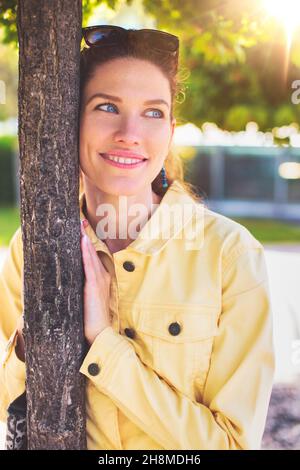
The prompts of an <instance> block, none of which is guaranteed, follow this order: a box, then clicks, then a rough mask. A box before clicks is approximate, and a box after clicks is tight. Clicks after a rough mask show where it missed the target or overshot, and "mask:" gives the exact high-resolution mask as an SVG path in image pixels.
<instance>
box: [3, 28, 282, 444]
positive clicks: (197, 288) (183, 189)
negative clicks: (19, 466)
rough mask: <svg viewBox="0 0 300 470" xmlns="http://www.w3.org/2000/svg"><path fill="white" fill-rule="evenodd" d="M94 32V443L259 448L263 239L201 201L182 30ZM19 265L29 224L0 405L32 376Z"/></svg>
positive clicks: (14, 292) (85, 189) (90, 95)
mask: <svg viewBox="0 0 300 470" xmlns="http://www.w3.org/2000/svg"><path fill="white" fill-rule="evenodd" d="M85 40H86V42H87V45H88V46H89V47H88V48H85V49H83V51H82V52H81V108H80V167H81V171H82V175H81V176H82V191H81V194H80V216H81V220H82V221H84V219H85V222H84V225H85V228H84V227H82V228H81V230H82V238H81V248H82V255H83V263H84V269H85V276H86V282H85V288H84V329H85V336H86V339H87V341H88V344H89V346H90V348H89V350H88V352H87V355H86V357H85V359H84V361H83V363H82V366H81V369H80V372H81V373H82V374H84V375H85V376H86V378H87V381H86V407H87V444H88V449H114V450H115V449H256V448H259V446H260V443H261V438H262V434H263V430H264V425H265V420H266V414H267V409H268V404H269V399H270V394H271V388H272V379H273V373H274V353H273V342H272V319H271V308H270V298H269V290H268V279H267V273H266V266H265V261H264V253H263V247H262V245H261V244H260V243H259V242H258V241H257V240H256V239H255V238H254V237H253V236H252V235H251V234H250V233H249V232H248V231H247V229H245V228H244V227H243V226H241V225H239V224H238V223H236V222H234V221H232V220H230V219H229V218H226V217H224V216H222V215H219V214H217V213H215V212H213V211H211V210H209V209H208V208H207V207H205V206H204V204H202V202H201V201H200V200H199V199H198V198H197V197H196V195H195V194H194V193H193V190H192V187H191V186H189V185H188V184H187V183H185V182H184V181H183V178H182V169H181V168H180V167H179V166H178V162H176V160H175V157H174V156H173V155H172V153H171V152H170V147H171V143H172V137H173V132H174V127H175V123H176V121H175V118H174V116H173V107H174V97H175V94H176V88H177V85H178V83H177V82H176V73H177V65H178V64H177V62H178V42H177V38H176V37H174V36H172V35H168V34H167V33H162V32H159V31H157V30H156V31H153V30H152V31H149V30H148V31H145V30H140V31H131V32H130V33H129V32H128V31H127V30H123V29H121V28H118V27H98V28H97V27H93V28H89V29H86V30H85ZM139 211H140V212H139ZM107 213H108V217H107V215H106V214H107ZM137 213H139V214H140V215H139V217H138V218H137ZM137 222H138V223H137ZM107 227H108V229H107ZM21 278H22V238H21V230H20V228H19V229H18V231H17V232H16V233H15V235H14V237H13V238H12V240H11V243H10V246H9V254H8V257H7V259H6V262H5V264H4V268H3V270H2V275H1V279H0V294H1V306H0V313H1V315H0V317H1V332H2V340H3V344H5V343H7V341H8V343H7V344H6V352H5V354H4V358H3V361H2V372H1V380H2V382H3V384H4V386H5V388H4V389H5V390H6V392H5V394H4V393H3V392H1V394H2V419H4V420H5V419H6V409H7V406H8V404H9V403H10V402H12V400H14V399H15V398H16V397H18V396H19V395H20V394H22V393H23V392H24V387H25V385H24V381H25V364H24V362H23V360H24V350H23V349H24V348H23V339H22V319H20V316H21V312H22V306H23V305H22V302H21V301H22V295H21V290H22V289H21V285H22V283H21ZM21 318H22V317H21ZM16 345H17V347H16Z"/></svg>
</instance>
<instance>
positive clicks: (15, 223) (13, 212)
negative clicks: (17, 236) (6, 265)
mask: <svg viewBox="0 0 300 470" xmlns="http://www.w3.org/2000/svg"><path fill="white" fill-rule="evenodd" d="M19 226H20V210H19V208H18V207H0V247H2V246H8V244H9V241H10V239H11V237H12V236H13V234H14V233H15V231H16V230H17V228H18V227H19Z"/></svg>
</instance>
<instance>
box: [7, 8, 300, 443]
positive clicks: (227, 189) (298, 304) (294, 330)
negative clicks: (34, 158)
mask: <svg viewBox="0 0 300 470" xmlns="http://www.w3.org/2000/svg"><path fill="white" fill-rule="evenodd" d="M94 24H115V25H119V26H123V27H125V28H129V27H130V28H137V29H139V28H158V29H164V30H166V31H169V32H171V33H173V34H176V35H178V36H179V38H180V43H181V46H180V47H181V49H180V68H179V81H180V90H179V92H178V96H177V98H176V104H175V116H176V117H177V128H176V130H175V135H174V144H173V151H174V152H177V153H178V154H179V155H180V157H181V158H182V161H183V164H184V170H185V175H186V179H187V181H189V182H191V183H193V184H194V185H195V186H196V188H197V190H198V191H199V194H200V195H201V196H202V197H203V201H204V202H205V204H206V205H207V206H208V207H209V208H211V209H212V210H215V211H217V212H220V213H222V214H224V215H226V216H228V217H230V218H232V219H234V220H236V221H238V222H240V223H242V224H243V225H245V226H246V227H247V228H248V229H249V230H250V232H251V233H252V234H253V235H254V236H255V237H256V238H257V239H258V240H260V241H261V242H262V243H263V245H264V247H265V256H266V262H267V267H268V273H269V279H270V291H271V300H272V304H273V314H274V342H275V352H276V375H275V383H274V388H273V393H272V397H271V402H270V407H269V413H268V419H267V424H266V429H265V434H264V438H263V446H262V448H263V449H300V411H299V410H300V407H299V402H300V289H299V273H300V127H299V123H300V0H243V2H241V1H240V0H238V1H237V0H227V1H226V0H223V1H220V0H201V1H200V0H185V1H184V2H180V1H168V0H163V1H156V0H151V1H146V0H144V1H142V0H133V1H131V2H129V1H126V0H120V1H113V0H106V1H103V2H99V1H95V0H93V1H92V0H91V1H87V0H86V1H83V26H91V25H94ZM17 87H18V45H17V36H16V8H15V2H14V1H11V2H7V1H6V2H4V1H2V0H0V268H1V263H2V262H3V260H4V257H5V254H6V251H7V246H8V243H9V241H10V239H11V236H12V235H13V233H14V231H15V230H16V229H17V227H18V226H19V225H20V216H19V213H20V208H19V207H20V202H19V155H18V137H17V130H18V120H17V116H18V92H17ZM2 430H3V427H2Z"/></svg>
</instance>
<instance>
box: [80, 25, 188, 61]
mask: <svg viewBox="0 0 300 470" xmlns="http://www.w3.org/2000/svg"><path fill="white" fill-rule="evenodd" d="M82 35H83V37H84V40H85V42H86V44H87V45H88V46H90V47H94V46H95V47H102V46H114V45H116V46H117V45H119V44H120V43H121V44H123V43H124V42H125V41H127V42H130V41H131V40H132V41H138V42H140V43H142V44H145V45H147V46H148V47H149V48H151V49H152V50H154V51H157V52H163V53H168V54H171V55H173V56H177V54H178V48H179V39H178V37H177V36H174V35H173V34H170V33H166V32H165V31H160V30H157V29H125V28H122V27H121V26H112V25H99V26H88V27H86V28H82Z"/></svg>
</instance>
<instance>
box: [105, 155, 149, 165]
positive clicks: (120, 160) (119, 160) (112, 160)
mask: <svg viewBox="0 0 300 470" xmlns="http://www.w3.org/2000/svg"><path fill="white" fill-rule="evenodd" d="M99 155H100V156H101V157H102V158H103V160H105V161H106V162H107V163H109V164H111V165H113V166H117V167H119V168H136V167H138V166H141V165H142V164H143V163H145V161H147V158H144V159H138V158H129V157H126V158H125V157H117V156H115V155H113V156H112V155H109V154H106V153H100V154H99Z"/></svg>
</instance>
